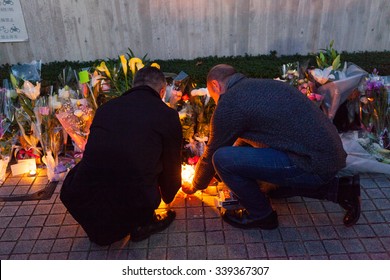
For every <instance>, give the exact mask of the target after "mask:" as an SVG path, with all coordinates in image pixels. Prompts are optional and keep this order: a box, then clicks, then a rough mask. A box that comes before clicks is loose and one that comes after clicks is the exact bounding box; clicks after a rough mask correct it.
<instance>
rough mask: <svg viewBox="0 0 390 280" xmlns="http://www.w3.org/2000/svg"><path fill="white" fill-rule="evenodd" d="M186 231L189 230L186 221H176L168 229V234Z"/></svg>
mask: <svg viewBox="0 0 390 280" xmlns="http://www.w3.org/2000/svg"><path fill="white" fill-rule="evenodd" d="M197 221H198V220H197ZM199 221H200V220H199ZM186 230H187V222H186V220H176V219H175V220H174V221H173V222H172V224H171V225H170V226H169V228H168V232H186Z"/></svg>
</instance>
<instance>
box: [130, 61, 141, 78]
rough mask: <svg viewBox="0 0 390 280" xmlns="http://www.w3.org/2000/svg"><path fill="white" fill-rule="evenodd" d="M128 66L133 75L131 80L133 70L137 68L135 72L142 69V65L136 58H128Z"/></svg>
mask: <svg viewBox="0 0 390 280" xmlns="http://www.w3.org/2000/svg"><path fill="white" fill-rule="evenodd" d="M129 66H130V70H131V73H132V74H133V78H134V75H135V72H136V69H135V68H136V67H137V70H139V69H141V68H142V67H144V65H143V64H142V60H141V59H139V58H138V57H132V58H130V61H129Z"/></svg>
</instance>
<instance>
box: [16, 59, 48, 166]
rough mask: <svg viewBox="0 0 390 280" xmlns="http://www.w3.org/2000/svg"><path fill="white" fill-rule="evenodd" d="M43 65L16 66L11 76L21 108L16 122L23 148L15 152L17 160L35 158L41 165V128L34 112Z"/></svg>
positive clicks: (35, 62) (34, 62)
mask: <svg viewBox="0 0 390 280" xmlns="http://www.w3.org/2000/svg"><path fill="white" fill-rule="evenodd" d="M40 69H41V63H40V62H37V61H33V62H32V63H30V64H22V65H14V66H12V68H11V70H12V73H11V75H10V78H11V82H12V85H13V87H14V88H15V90H16V92H17V94H18V101H19V107H17V108H16V110H15V117H16V121H17V123H18V125H19V129H20V134H21V137H20V138H19V142H20V144H21V147H18V148H17V149H16V151H15V154H16V158H17V159H26V158H35V159H36V161H37V163H40V157H41V150H40V148H39V147H38V143H39V141H40V126H39V123H38V122H37V119H36V116H35V113H34V110H35V104H36V100H37V99H38V97H39V96H40V92H41V83H40Z"/></svg>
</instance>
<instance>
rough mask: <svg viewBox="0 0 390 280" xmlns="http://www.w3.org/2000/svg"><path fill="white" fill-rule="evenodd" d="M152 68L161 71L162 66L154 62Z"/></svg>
mask: <svg viewBox="0 0 390 280" xmlns="http://www.w3.org/2000/svg"><path fill="white" fill-rule="evenodd" d="M150 66H151V67H156V68H157V69H160V65H159V64H158V63H156V62H153V63H152V64H151V65H150Z"/></svg>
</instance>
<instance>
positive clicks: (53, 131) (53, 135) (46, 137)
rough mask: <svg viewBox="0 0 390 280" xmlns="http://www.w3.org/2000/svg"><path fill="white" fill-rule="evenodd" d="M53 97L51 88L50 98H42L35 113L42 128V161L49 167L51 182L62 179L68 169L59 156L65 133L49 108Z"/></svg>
mask: <svg viewBox="0 0 390 280" xmlns="http://www.w3.org/2000/svg"><path fill="white" fill-rule="evenodd" d="M50 96H52V87H50V93H49V96H44V97H41V98H40V99H39V100H38V101H37V104H36V107H35V110H34V113H35V116H36V119H37V124H38V125H39V126H40V130H39V132H40V135H39V138H40V141H41V145H42V150H43V157H42V161H43V163H45V165H46V167H47V176H48V179H49V181H59V180H60V179H62V178H63V177H64V176H65V174H66V171H67V169H66V168H64V166H63V165H62V164H61V163H60V162H59V154H60V153H61V151H62V150H63V144H64V133H63V128H62V126H61V124H60V123H59V121H58V119H57V118H56V117H55V115H54V110H53V109H52V108H51V107H50V106H49V97H50Z"/></svg>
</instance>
